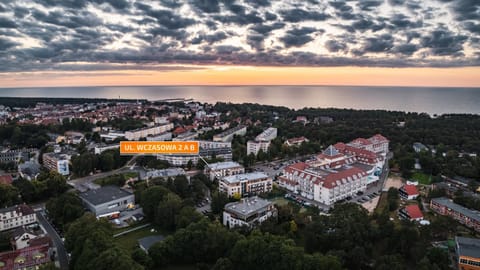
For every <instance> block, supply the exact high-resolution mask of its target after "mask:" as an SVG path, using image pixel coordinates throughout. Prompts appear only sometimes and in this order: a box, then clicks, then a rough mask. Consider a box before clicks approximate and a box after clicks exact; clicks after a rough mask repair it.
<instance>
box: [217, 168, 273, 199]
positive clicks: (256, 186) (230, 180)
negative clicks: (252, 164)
mask: <svg viewBox="0 0 480 270" xmlns="http://www.w3.org/2000/svg"><path fill="white" fill-rule="evenodd" d="M218 188H219V190H220V191H221V192H225V193H227V194H228V196H229V197H232V196H240V197H243V196H249V195H255V194H260V193H265V192H270V191H271V190H272V178H270V177H269V176H268V175H266V174H264V173H261V172H252V173H243V174H235V175H230V176H225V177H223V178H222V179H220V183H219V187H218Z"/></svg>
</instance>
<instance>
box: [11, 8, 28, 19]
mask: <svg viewBox="0 0 480 270" xmlns="http://www.w3.org/2000/svg"><path fill="white" fill-rule="evenodd" d="M13 14H14V15H15V17H17V18H19V19H22V18H24V17H25V16H27V15H28V14H30V10H28V8H24V7H15V8H14V9H13Z"/></svg>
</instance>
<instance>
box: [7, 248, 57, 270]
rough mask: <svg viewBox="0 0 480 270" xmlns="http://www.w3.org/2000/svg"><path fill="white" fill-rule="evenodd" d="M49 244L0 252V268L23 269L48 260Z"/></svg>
mask: <svg viewBox="0 0 480 270" xmlns="http://www.w3.org/2000/svg"><path fill="white" fill-rule="evenodd" d="M49 248H50V245H49V244H44V245H40V246H30V247H26V248H22V249H17V250H14V251H7V252H2V253H0V262H1V263H3V264H4V265H3V267H2V268H1V269H24V268H30V267H33V266H36V265H41V264H44V263H48V262H50V256H49V255H48V250H49Z"/></svg>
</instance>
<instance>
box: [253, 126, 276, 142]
mask: <svg viewBox="0 0 480 270" xmlns="http://www.w3.org/2000/svg"><path fill="white" fill-rule="evenodd" d="M275 138H277V128H274V127H269V128H267V129H266V130H264V131H263V132H262V133H260V134H259V135H258V136H257V137H255V141H271V140H273V139H275Z"/></svg>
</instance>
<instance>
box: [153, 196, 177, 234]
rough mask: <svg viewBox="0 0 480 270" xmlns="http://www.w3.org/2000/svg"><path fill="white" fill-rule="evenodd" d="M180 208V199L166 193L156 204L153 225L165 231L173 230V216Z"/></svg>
mask: <svg viewBox="0 0 480 270" xmlns="http://www.w3.org/2000/svg"><path fill="white" fill-rule="evenodd" d="M181 207H182V199H181V198H180V197H179V196H178V195H176V194H173V193H168V194H167V195H166V196H165V197H164V198H163V200H162V201H161V202H160V203H159V204H158V206H157V210H156V211H155V223H156V224H157V225H159V226H160V227H162V228H164V229H166V230H174V229H175V216H176V215H177V214H178V212H179V211H180V208H181Z"/></svg>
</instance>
